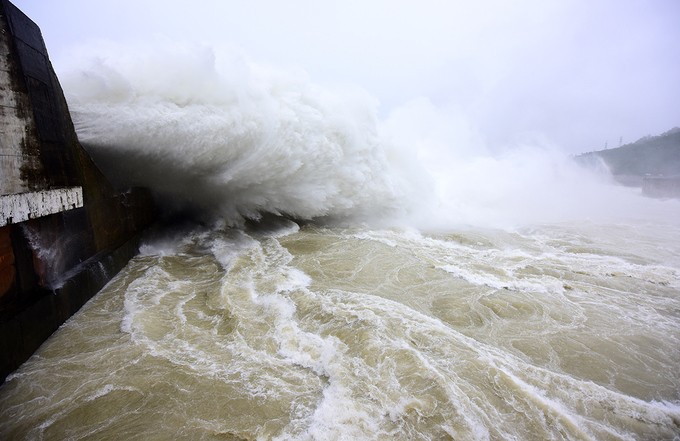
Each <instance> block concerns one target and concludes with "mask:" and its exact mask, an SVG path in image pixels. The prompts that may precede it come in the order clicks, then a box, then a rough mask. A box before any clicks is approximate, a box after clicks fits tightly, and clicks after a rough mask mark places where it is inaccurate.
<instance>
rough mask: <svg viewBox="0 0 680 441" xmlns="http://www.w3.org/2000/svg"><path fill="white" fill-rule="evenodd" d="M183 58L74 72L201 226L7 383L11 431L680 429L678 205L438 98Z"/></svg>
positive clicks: (297, 435)
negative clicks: (504, 144)
mask: <svg viewBox="0 0 680 441" xmlns="http://www.w3.org/2000/svg"><path fill="white" fill-rule="evenodd" d="M168 51H169V52H168ZM168 51H163V50H158V49H154V51H150V50H148V49H143V48H141V49H140V48H137V49H134V50H132V49H129V48H115V47H113V48H109V49H108V51H107V52H106V54H107V55H106V56H100V57H99V58H98V60H97V61H96V62H94V63H92V64H90V65H89V66H88V67H87V68H83V69H81V70H79V71H77V72H73V73H72V75H71V76H67V77H65V78H63V82H64V87H65V89H66V93H67V97H68V99H69V105H70V106H71V110H72V112H73V115H74V122H75V125H76V129H77V131H78V134H79V137H80V138H81V141H82V142H83V143H84V144H85V145H86V146H87V147H88V148H89V149H90V152H91V153H92V155H93V157H94V159H95V160H96V161H97V162H98V164H100V166H102V168H103V169H104V170H105V172H106V173H107V174H108V175H109V176H110V177H111V178H112V179H113V180H115V181H117V182H119V183H121V184H125V185H129V184H133V185H144V186H149V187H150V188H152V190H153V191H154V192H155V193H156V194H157V195H158V196H159V197H160V198H161V200H162V201H163V203H164V204H165V206H166V207H168V209H172V210H182V211H183V212H186V211H189V212H191V213H192V214H193V215H194V216H195V217H197V219H198V221H200V222H197V223H196V224H189V225H187V224H184V226H182V227H180V226H169V227H167V230H165V231H161V232H157V233H156V234H155V235H153V236H150V237H148V238H147V239H146V240H145V242H144V245H143V246H142V253H141V255H140V256H138V257H136V258H135V259H133V260H132V261H131V262H130V264H129V265H128V266H127V267H126V268H125V269H124V270H123V271H122V272H121V273H120V274H119V275H118V276H117V277H116V278H115V279H113V280H112V281H111V282H110V283H109V284H108V285H107V286H106V287H105V288H104V289H103V290H102V292H100V293H99V294H98V295H97V296H96V297H95V298H94V299H92V300H91V301H90V302H89V303H88V304H87V305H86V306H85V307H84V308H83V309H82V310H81V311H80V312H79V313H77V314H76V315H75V316H74V317H73V318H71V319H70V320H69V321H68V322H67V323H66V324H65V325H64V326H63V327H62V328H61V329H60V330H59V331H58V332H57V333H55V334H54V335H53V336H52V337H51V338H50V340H48V342H47V343H45V344H44V345H43V346H42V347H41V349H40V350H39V351H38V352H37V353H36V354H35V355H34V356H33V357H32V358H31V359H30V360H29V361H28V362H27V363H25V364H24V365H23V366H22V367H21V368H20V369H19V370H18V371H16V372H15V373H14V374H13V375H12V376H10V377H9V378H8V380H7V382H6V383H5V384H4V385H3V386H2V388H1V389H0V417H1V418H0V421H2V422H1V423H0V438H3V439H140V440H150V439H159V440H162V439H301V440H306V439H315V440H326V439H346V440H354V439H404V440H412V439H430V440H439V439H457V440H485V439H493V440H505V439H521V440H547V439H556V440H558V439H574V440H589V439H593V440H595V439H597V440H608V439H612V440H614V439H650V440H651V439H654V440H663V439H668V440H673V439H678V437H680V435H679V434H680V374H679V371H678V366H680V222H679V221H678V219H680V203H678V201H672V200H670V201H661V200H652V199H645V198H642V197H641V196H640V195H639V194H638V192H637V191H635V190H633V189H628V188H623V187H619V186H616V185H614V184H612V182H611V181H610V180H609V178H608V177H607V175H606V174H596V173H594V172H591V171H587V170H584V169H582V168H579V167H578V166H576V165H575V164H574V163H572V162H571V161H570V160H569V158H567V157H565V156H564V155H562V154H561V153H560V152H559V151H557V150H556V149H555V148H553V147H551V146H546V145H544V144H540V143H538V144H537V143H531V142H528V143H527V144H526V145H521V146H513V148H508V149H503V150H502V151H498V150H497V149H496V150H495V151H494V149H491V148H489V147H488V146H486V145H485V143H484V139H483V136H481V135H480V134H479V133H477V131H476V130H475V129H474V128H473V127H470V126H469V125H468V124H467V123H466V120H465V118H464V117H462V116H461V115H457V114H456V113H455V112H454V111H452V110H451V109H440V108H437V107H436V106H435V105H433V104H432V103H430V102H429V101H428V100H425V99H417V100H414V101H413V102H411V103H409V104H407V105H404V106H402V107H401V108H398V109H395V110H394V111H393V112H391V114H390V115H389V116H388V117H387V118H384V119H382V118H379V117H378V114H377V103H375V102H374V100H373V99H372V98H371V97H370V96H369V95H368V94H366V93H365V92H362V91H358V90H347V89H343V90H335V89H329V88H324V87H321V86H318V85H316V84H313V83H312V82H310V81H308V79H306V78H305V77H304V76H300V75H299V74H298V73H290V72H282V71H278V70H276V69H273V68H271V67H265V66H262V65H257V64H255V63H252V62H251V61H249V60H247V59H245V58H243V57H241V56H239V55H237V54H231V55H230V56H228V57H227V59H228V62H224V61H220V60H223V58H220V57H216V56H215V54H214V53H213V52H212V51H211V50H209V49H206V48H204V47H195V46H188V47H184V48H181V47H180V48H179V49H173V50H168ZM222 63H223V64H224V65H222ZM262 214H264V217H263V218H262V219H260V222H253V221H252V219H256V218H259V217H260V215H262ZM284 217H285V218H289V219H294V220H295V221H292V220H286V219H284ZM246 219H251V220H250V221H249V220H246ZM199 224H200V225H199Z"/></svg>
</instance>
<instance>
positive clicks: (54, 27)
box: [14, 0, 680, 152]
mask: <svg viewBox="0 0 680 441" xmlns="http://www.w3.org/2000/svg"><path fill="white" fill-rule="evenodd" d="M14 3H15V4H16V5H17V6H18V7H19V8H20V9H22V10H23V11H24V12H25V13H26V14H27V15H28V16H29V17H31V18H32V19H33V20H34V21H35V22H36V23H38V25H39V26H40V27H41V29H42V32H43V36H44V38H45V41H46V44H47V47H48V50H49V52H50V56H51V58H52V62H53V64H54V66H55V69H56V70H57V72H58V73H59V72H60V71H63V70H64V69H66V68H68V67H69V66H67V63H68V61H67V60H70V54H71V53H72V52H73V51H74V49H76V48H77V47H78V46H80V45H83V44H89V43H91V42H93V41H96V40H110V41H114V42H124V43H128V42H129V43H131V44H135V42H137V41H140V40H150V39H153V38H158V37H170V38H172V39H175V40H186V41H191V42H200V43H204V44H208V45H211V46H214V47H216V48H219V47H222V46H236V47H237V48H239V49H242V50H243V51H244V52H245V53H246V54H247V55H248V56H249V57H250V58H251V59H253V60H254V61H256V62H264V63H270V64H274V65H279V66H283V67H294V68H302V69H304V70H305V71H306V72H307V73H308V74H309V77H310V78H311V79H312V81H314V82H318V83H322V84H324V83H330V84H338V83H339V84H345V83H348V84H354V85H358V86H360V87H362V88H364V89H366V90H367V91H369V92H370V93H371V94H372V95H374V96H375V97H376V98H378V100H379V101H380V103H381V107H380V112H381V114H382V115H387V114H388V113H389V112H390V110H391V109H393V108H395V107H398V106H400V105H402V104H405V103H407V102H409V101H411V100H414V99H416V98H419V97H425V98H427V99H429V100H430V101H431V102H432V103H433V104H434V105H435V106H441V107H442V108H447V109H454V110H455V113H456V114H458V115H465V117H466V118H467V119H468V120H469V123H470V124H471V125H472V126H473V127H475V128H476V129H477V130H479V132H480V133H481V134H482V135H483V137H484V138H485V139H486V140H487V142H488V143H489V144H490V145H491V146H497V145H505V144H513V143H515V142H518V140H526V139H542V140H544V141H547V142H551V143H554V144H556V145H558V146H559V147H561V148H563V149H564V150H566V151H569V152H582V151H587V150H594V149H600V148H603V147H604V145H605V142H608V146H609V147H614V146H618V144H619V140H620V138H621V137H622V138H623V142H624V143H626V142H632V141H634V140H636V139H638V138H640V137H642V136H645V135H648V134H652V135H656V134H659V133H661V132H663V131H666V130H668V129H670V128H672V127H674V126H680V80H679V79H680V1H678V0H561V1H550V0H513V1H501V0H486V1H471V0H465V1H453V0H451V1H434V0H417V1H415V0H414V1H403V0H400V1H388V0H380V1H371V0H364V1H355V0H342V1H335V0H329V1H311V0H293V1H258V0H250V1H245V0H244V1H218V0H213V1H209V0H193V1H191V2H187V1H178V0H153V1H152V0H148V1H145V0H134V1H133V0H97V1H92V0H60V1H48V0H14Z"/></svg>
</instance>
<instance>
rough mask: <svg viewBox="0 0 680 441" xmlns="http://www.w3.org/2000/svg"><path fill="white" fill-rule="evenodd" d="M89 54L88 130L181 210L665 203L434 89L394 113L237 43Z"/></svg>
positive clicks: (82, 130) (91, 143)
mask: <svg viewBox="0 0 680 441" xmlns="http://www.w3.org/2000/svg"><path fill="white" fill-rule="evenodd" d="M83 54H84V55H83ZM83 54H81V55H80V57H79V59H78V61H77V62H76V63H75V64H74V67H73V68H71V69H67V70H66V72H65V73H64V74H63V75H61V77H62V82H63V84H64V89H65V93H66V96H67V100H68V102H69V106H70V108H71V112H72V114H73V119H74V124H75V127H76V131H77V133H78V137H79V138H80V140H81V142H82V143H83V145H84V146H85V147H86V148H87V149H88V150H89V151H90V153H91V154H92V156H93V158H94V159H95V161H96V162H97V163H98V165H99V166H100V167H101V168H102V169H103V171H104V172H105V174H107V175H108V176H109V178H110V179H111V180H112V181H113V182H114V183H116V184H117V185H120V186H146V187H149V188H151V189H152V191H154V193H155V194H156V195H157V197H158V198H159V200H160V201H161V203H162V204H163V205H164V206H165V207H166V208H167V209H168V210H171V211H178V210H188V211H191V212H194V213H200V215H201V216H203V217H204V218H207V219H211V220H215V219H219V220H221V221H222V222H225V223H226V224H228V225H236V224H241V223H243V222H244V220H246V219H260V218H261V217H262V215H263V214H274V215H281V216H285V217H289V218H294V219H301V220H316V221H319V222H347V221H351V222H356V221H361V222H378V221H380V222H383V223H395V222H402V223H408V224H411V225H416V226H428V227H436V226H437V225H449V226H450V225H451V224H476V225H479V224H483V225H501V224H516V223H526V222H537V221H545V220H565V219H570V218H584V217H586V218H590V217H592V216H605V215H606V216H611V215H612V214H616V215H622V214H628V213H638V214H639V213H650V212H652V211H654V212H656V211H659V210H658V206H660V205H659V203H658V202H653V201H644V200H643V199H642V198H641V197H639V195H637V194H634V192H633V191H631V190H629V189H624V188H620V187H617V186H615V185H613V184H612V183H611V182H610V181H609V180H608V179H607V178H606V177H603V176H602V175H598V174H595V173H593V172H590V171H587V170H584V169H582V168H580V167H578V166H576V165H575V164H574V163H573V162H572V161H571V160H570V159H569V158H567V157H566V156H565V155H564V154H562V153H560V152H559V151H558V150H557V149H555V148H552V147H546V145H545V143H543V144H540V143H539V144H536V143H534V144H527V145H523V146H515V147H519V148H513V149H507V150H504V151H502V152H501V153H500V154H498V153H495V154H491V153H490V152H489V149H488V148H487V146H485V145H484V142H483V137H482V136H481V135H480V134H479V133H478V132H477V131H476V130H475V128H474V126H473V125H472V124H470V123H469V121H468V119H467V118H466V117H465V115H464V113H463V112H460V111H458V110H456V109H455V108H448V109H441V108H437V107H436V106H434V105H433V104H432V103H431V102H429V101H428V100H426V99H415V100H414V101H413V102H411V103H407V104H406V105H404V106H402V107H400V108H398V109H394V110H393V111H392V112H390V113H389V115H388V116H387V117H385V118H382V119H381V118H380V117H379V114H378V108H379V103H378V102H377V100H376V99H374V98H372V97H371V96H370V95H369V94H368V93H367V92H365V91H362V90H359V89H356V88H352V87H322V86H320V85H318V84H315V83H313V82H312V81H310V79H309V78H308V77H307V75H306V74H305V73H304V72H302V71H300V70H294V69H292V70H291V69H289V70H284V69H276V68H272V67H271V66H267V65H264V64H257V63H254V62H253V61H251V60H249V59H248V58H247V57H245V56H244V55H243V54H241V53H239V52H238V51H235V50H227V51H222V52H220V53H219V54H218V53H216V52H215V50H213V49H212V48H210V47H207V46H203V45H197V44H176V43H173V44H162V45H157V44H154V45H149V44H146V45H138V46H135V47H130V46H127V47H126V46H116V45H112V44H106V45H103V46H98V47H96V48H95V47H93V48H90V50H89V51H87V50H86V51H84V53H83ZM677 205H678V204H675V206H674V208H673V212H674V213H677V212H678V207H677ZM652 206H654V207H652ZM665 209H667V207H666V208H665ZM661 211H663V210H661Z"/></svg>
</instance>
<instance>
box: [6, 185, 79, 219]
mask: <svg viewBox="0 0 680 441" xmlns="http://www.w3.org/2000/svg"><path fill="white" fill-rule="evenodd" d="M82 206H83V188H82V187H71V188H56V189H54V190H42V191H34V192H31V193H16V194H6V195H0V213H2V214H3V217H2V218H0V227H4V226H5V225H8V224H11V223H17V222H24V221H27V220H29V219H32V218H36V217H42V216H48V215H50V214H55V213H60V212H62V211H67V210H73V209H74V208H80V207H82Z"/></svg>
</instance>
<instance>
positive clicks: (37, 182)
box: [0, 0, 155, 383]
mask: <svg viewBox="0 0 680 441" xmlns="http://www.w3.org/2000/svg"><path fill="white" fill-rule="evenodd" d="M0 27H1V29H0V31H1V32H0V383H2V381H4V379H5V378H6V377H7V375H8V374H9V373H11V372H12V371H13V370H14V369H16V368H17V367H18V366H19V365H20V364H21V363H23V362H24V361H25V360H27V359H28V358H29V357H30V356H31V354H32V353H33V352H34V351H35V350H36V349H37V348H38V347H39V346H40V345H41V344H42V343H43V342H44V341H45V340H46V339H47V338H48V337H49V336H50V335H51V334H52V333H53V332H54V331H55V330H56V329H57V328H58V327H59V326H60V325H61V324H62V323H63V322H64V321H66V320H67V319H68V318H69V317H70V316H71V315H72V314H74V313H75V312H76V311H78V309H79V308H80V307H81V306H82V305H83V304H85V302H87V301H88V300H89V299H90V298H91V297H92V296H93V295H94V294H96V293H97V292H98V291H99V290H100V289H101V288H102V287H103V286H104V285H105V284H106V283H107V282H108V281H109V280H110V279H111V278H112V277H113V276H114V275H115V274H116V273H117V272H118V271H119V270H120V269H121V268H122V267H123V266H124V265H125V264H126V263H127V261H128V260H129V259H130V258H131V257H132V256H134V255H135V253H136V252H137V250H138V240H139V235H140V232H141V231H142V230H144V229H145V228H146V227H148V226H149V225H150V224H151V223H152V222H153V220H154V218H155V211H154V208H153V207H154V205H153V201H152V198H151V195H150V193H149V192H148V191H146V190H144V189H125V190H123V191H121V190H120V189H115V188H114V187H113V186H112V185H111V184H110V183H109V182H108V181H107V180H106V178H105V177H104V175H103V174H102V173H101V172H100V171H99V169H98V168H97V167H96V165H95V164H94V163H93V161H92V160H91V158H90V156H89V155H88V154H87V152H86V151H85V150H84V149H83V148H82V146H81V145H80V144H79V142H78V139H77V136H76V133H75V130H74V128H73V123H72V121H71V117H70V114H69V111H68V107H67V104H66V100H65V98H64V95H63V92H62V89H61V86H60V85H59V81H58V79H57V77H56V75H55V73H54V71H53V69H52V65H51V63H50V60H49V58H48V55H47V49H46V47H45V43H44V41H43V38H42V34H41V32H40V29H39V27H38V26H37V25H36V24H35V23H34V22H32V21H31V20H30V19H29V18H28V17H27V16H26V15H24V14H23V13H22V12H21V11H20V10H19V9H17V8H16V7H15V6H14V5H13V4H12V3H10V2H9V1H7V0H0Z"/></svg>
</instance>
